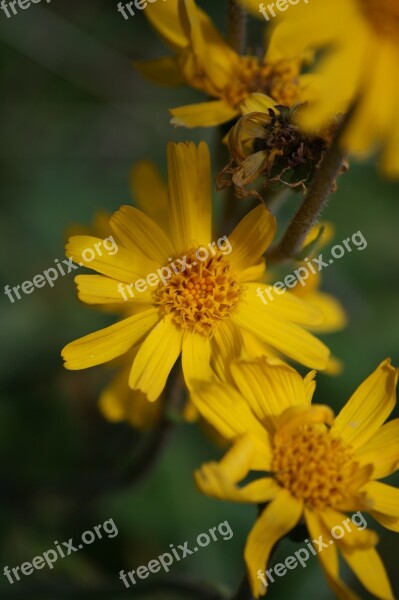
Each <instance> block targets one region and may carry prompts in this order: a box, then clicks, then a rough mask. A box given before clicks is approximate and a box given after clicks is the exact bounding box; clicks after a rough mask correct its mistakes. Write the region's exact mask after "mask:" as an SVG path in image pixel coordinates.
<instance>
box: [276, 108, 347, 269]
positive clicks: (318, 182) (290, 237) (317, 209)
mask: <svg viewBox="0 0 399 600" xmlns="http://www.w3.org/2000/svg"><path fill="white" fill-rule="evenodd" d="M352 112H353V111H352V109H351V110H349V112H348V113H347V114H346V116H345V118H344V119H343V121H342V123H341V126H340V128H339V130H338V132H337V134H336V136H335V139H334V141H333V143H332V145H331V147H330V149H329V150H328V151H327V153H326V155H325V157H324V160H323V162H322V163H321V165H320V168H319V169H318V170H317V171H316V174H315V176H314V179H313V182H312V185H311V187H310V190H309V192H308V194H307V195H306V197H305V199H304V201H303V202H302V204H301V206H300V208H299V210H298V211H297V213H296V214H295V216H294V218H293V219H292V221H291V223H290V224H289V226H288V228H287V230H286V232H285V234H284V235H283V237H282V239H281V241H280V243H279V244H278V245H277V246H274V247H273V248H271V250H270V251H269V252H268V253H267V254H266V257H267V259H268V262H269V264H270V263H279V262H286V261H288V260H291V259H293V258H296V256H297V255H298V253H299V252H300V250H301V249H302V247H303V243H304V241H305V239H306V236H307V235H308V233H309V232H310V230H311V229H312V227H314V225H316V223H317V222H318V220H319V218H320V215H321V213H322V211H323V209H324V208H325V207H326V205H327V202H328V199H329V197H330V195H331V193H332V192H333V189H334V182H335V180H336V178H337V177H338V175H339V173H340V171H341V169H342V164H343V161H344V159H345V152H344V151H343V150H342V148H341V140H342V136H343V133H344V131H345V130H346V127H347V125H348V122H349V120H350V118H351V116H352Z"/></svg>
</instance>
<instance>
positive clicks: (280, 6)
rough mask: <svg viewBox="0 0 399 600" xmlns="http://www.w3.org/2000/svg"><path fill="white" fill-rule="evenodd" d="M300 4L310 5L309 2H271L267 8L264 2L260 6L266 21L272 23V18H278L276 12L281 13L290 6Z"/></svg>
mask: <svg viewBox="0 0 399 600" xmlns="http://www.w3.org/2000/svg"><path fill="white" fill-rule="evenodd" d="M300 2H304V3H305V4H308V3H309V0H277V2H271V3H270V4H268V5H267V6H265V5H264V4H263V2H262V3H261V4H259V12H260V13H261V14H262V15H263V16H264V17H265V19H266V21H270V17H273V18H274V17H275V16H276V10H278V11H279V12H284V11H286V10H287V8H289V7H290V5H291V6H295V5H296V4H299V3H300ZM275 9H276V10H275Z"/></svg>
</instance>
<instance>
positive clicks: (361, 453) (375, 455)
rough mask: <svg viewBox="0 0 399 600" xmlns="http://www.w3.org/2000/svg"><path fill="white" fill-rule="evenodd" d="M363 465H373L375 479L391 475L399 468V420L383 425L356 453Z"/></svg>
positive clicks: (357, 458)
mask: <svg viewBox="0 0 399 600" xmlns="http://www.w3.org/2000/svg"><path fill="white" fill-rule="evenodd" d="M355 458H356V460H359V461H360V463H361V464H363V465H366V464H372V465H373V479H383V478H384V477H388V476H389V475H391V474H392V473H393V472H394V471H396V469H397V468H398V466H399V419H395V420H394V421H391V422H390V423H387V424H386V425H383V426H382V427H381V428H380V429H379V430H378V431H377V433H375V434H374V435H373V436H372V437H371V438H370V439H369V440H368V441H367V442H366V443H365V444H363V446H361V447H360V448H358V450H357V451H356V453H355Z"/></svg>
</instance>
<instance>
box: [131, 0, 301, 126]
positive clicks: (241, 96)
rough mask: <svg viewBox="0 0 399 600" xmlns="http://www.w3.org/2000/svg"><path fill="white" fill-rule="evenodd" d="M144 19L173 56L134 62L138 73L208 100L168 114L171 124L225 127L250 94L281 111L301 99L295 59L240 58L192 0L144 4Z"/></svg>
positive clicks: (297, 66) (298, 67) (238, 112)
mask: <svg viewBox="0 0 399 600" xmlns="http://www.w3.org/2000/svg"><path fill="white" fill-rule="evenodd" d="M146 16H147V17H148V19H149V21H150V22H151V24H152V25H153V26H154V28H155V29H156V31H157V33H158V34H159V35H160V36H161V37H162V38H163V40H164V41H165V42H166V43H167V45H168V46H169V47H170V48H171V49H172V51H173V52H174V56H173V57H168V58H162V59H160V60H154V61H136V62H135V65H136V67H137V69H138V70H139V71H140V72H141V73H143V74H144V75H146V76H147V77H149V78H150V79H152V80H154V81H156V82H157V83H162V84H166V85H174V84H181V83H187V84H189V85H190V86H191V87H193V88H195V89H198V90H202V91H204V92H205V93H206V94H207V95H208V96H210V97H211V98H212V100H210V101H208V102H202V103H198V104H192V105H189V106H182V107H179V108H174V109H172V110H171V111H170V112H171V114H172V115H173V119H172V123H173V124H174V125H183V126H186V127H201V126H203V127H210V126H214V125H219V124H221V123H226V122H228V121H230V120H231V119H234V118H235V117H237V116H239V115H240V114H242V109H243V105H244V103H245V101H246V100H247V99H248V98H249V97H250V96H251V95H252V94H253V93H254V92H263V93H265V94H267V95H268V96H270V97H271V98H273V100H275V102H276V103H277V104H282V105H284V106H292V105H293V104H295V103H296V102H299V101H301V100H304V99H305V88H306V86H307V84H308V80H309V78H308V77H304V78H303V79H302V80H301V78H300V77H299V72H300V68H301V65H300V61H299V60H297V57H295V58H293V59H290V60H286V59H285V58H281V59H278V60H276V61H270V60H269V59H268V57H267V56H266V55H265V56H264V57H263V58H258V57H256V56H252V55H247V56H240V55H238V54H237V53H236V52H235V51H234V50H233V49H232V48H231V47H230V46H229V45H228V44H227V42H226V41H225V40H224V38H223V36H222V35H220V34H219V33H218V31H217V30H216V29H215V27H214V25H213V23H212V21H211V20H210V19H209V17H208V16H207V15H206V13H204V12H203V11H202V10H201V9H199V8H198V7H197V6H196V4H195V2H194V0H168V1H167V2H157V3H156V4H153V5H148V7H147V9H146Z"/></svg>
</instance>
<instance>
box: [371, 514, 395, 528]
mask: <svg viewBox="0 0 399 600" xmlns="http://www.w3.org/2000/svg"><path fill="white" fill-rule="evenodd" d="M370 514H371V516H372V517H373V519H375V520H376V521H378V523H380V525H382V526H383V527H385V528H386V529H389V530H390V531H395V532H396V533H399V517H387V516H386V515H383V514H382V513H379V512H377V511H375V510H372V511H371V512H370Z"/></svg>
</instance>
